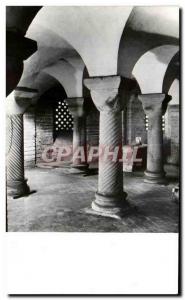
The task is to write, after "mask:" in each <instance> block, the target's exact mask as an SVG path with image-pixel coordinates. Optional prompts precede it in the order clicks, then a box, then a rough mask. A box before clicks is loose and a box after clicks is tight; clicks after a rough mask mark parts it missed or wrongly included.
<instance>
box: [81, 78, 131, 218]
mask: <svg viewBox="0 0 185 300" xmlns="http://www.w3.org/2000/svg"><path fill="white" fill-rule="evenodd" d="M120 82H121V78H120V77H119V76H110V77H99V78H97V77H96V78H89V79H85V81H84V83H85V85H86V86H87V87H88V88H89V89H90V91H91V96H92V99H93V101H94V103H95V105H96V107H97V108H98V110H99V111H100V126H99V130H100V136H99V147H100V149H101V148H103V150H105V149H106V148H108V149H111V150H110V151H111V152H112V151H114V150H115V148H116V147H119V148H118V149H119V152H120V150H121V151H122V114H121V111H122V109H123V103H122V102H123V100H122V99H121V97H120V95H119V92H118V88H119V85H120ZM119 158H120V156H118V157H117V159H115V160H114V159H112V157H110V158H106V159H104V158H102V157H99V177H98V191H97V192H96V194H95V200H94V201H93V202H92V208H93V209H94V210H95V211H97V212H99V213H100V214H102V213H103V214H106V215H112V214H119V213H121V212H123V211H124V209H126V206H127V205H126V203H127V202H126V200H125V199H126V193H125V192H124V191H123V162H122V161H120V160H119Z"/></svg>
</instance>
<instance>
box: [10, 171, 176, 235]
mask: <svg viewBox="0 0 185 300" xmlns="http://www.w3.org/2000/svg"><path fill="white" fill-rule="evenodd" d="M96 173H97V172H96V171H95V170H91V172H90V174H89V175H88V176H84V175H82V174H79V173H76V174H73V173H71V170H70V168H34V169H27V170H26V177H27V178H28V182H29V185H30V187H31V190H32V192H33V193H31V194H30V195H29V196H27V197H23V198H19V199H12V198H9V199H8V200H7V221H8V231H21V232H27V231H45V232H47V231H58V232H178V218H179V217H178V204H177V203H175V202H174V201H173V200H172V199H171V190H172V187H173V186H174V185H176V183H177V181H178V179H177V170H175V169H174V168H169V167H168V168H167V177H168V179H169V185H167V186H160V185H153V184H147V183H144V182H143V178H142V177H143V173H142V172H134V173H124V186H125V191H127V193H128V200H129V201H130V203H131V204H133V205H134V206H136V210H135V211H134V212H132V213H130V214H128V215H127V216H125V217H124V218H123V219H122V220H117V219H113V218H109V217H100V216H96V215H90V214H87V213H85V210H84V208H88V207H89V208H90V205H91V201H92V200H93V198H94V193H95V191H96V189H97V179H98V178H97V174H96Z"/></svg>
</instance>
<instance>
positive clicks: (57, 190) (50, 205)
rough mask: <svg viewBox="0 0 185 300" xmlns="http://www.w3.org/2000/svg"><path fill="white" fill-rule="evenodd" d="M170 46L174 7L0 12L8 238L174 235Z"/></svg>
mask: <svg viewBox="0 0 185 300" xmlns="http://www.w3.org/2000/svg"><path fill="white" fill-rule="evenodd" d="M179 48H180V47H179V8H177V7H168V6H166V7H165V6H162V7H157V6H150V7H147V6H141V7H140V6H134V7H132V6H112V7H110V6H105V7H102V6H97V7H96V6H90V7H88V6H74V7H73V6H45V7H41V6H7V7H6V56H7V59H6V92H7V98H6V125H7V126H6V127H7V132H6V137H7V138H6V145H7V150H6V187H7V197H6V201H7V212H6V216H7V231H13V232H16V231H21V232H24V231H46V232H47V231H55V232H56V231H58V232H178V228H179V176H180V171H179V166H180V130H179V125H180V121H179V120H180V99H179V98H180V93H179V77H180V71H179V70H180V54H179V51H180V49H179ZM101 147H108V148H109V152H108V154H107V158H108V159H106V160H103V159H102V156H101V155H100V149H101ZM115 149H118V152H119V155H118V156H119V159H115V160H114V159H109V158H110V156H114V155H113V154H114V153H113V151H114V150H115ZM103 151H104V150H103ZM120 155H121V156H120ZM120 157H121V158H122V159H120ZM91 158H92V159H91Z"/></svg>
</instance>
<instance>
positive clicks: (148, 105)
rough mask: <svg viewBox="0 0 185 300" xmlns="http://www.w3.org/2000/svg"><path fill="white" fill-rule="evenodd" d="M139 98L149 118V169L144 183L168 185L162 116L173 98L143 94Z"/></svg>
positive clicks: (163, 95) (164, 95)
mask: <svg viewBox="0 0 185 300" xmlns="http://www.w3.org/2000/svg"><path fill="white" fill-rule="evenodd" d="M138 97H139V100H140V101H141V102H142V105H143V109H144V111H145V114H146V115H147V116H148V133H147V144H148V148H147V169H146V171H145V179H144V181H145V182H147V183H159V184H160V183H161V184H163V183H166V178H165V172H164V169H163V131H162V116H163V115H164V114H165V111H166V108H167V104H168V102H169V101H170V100H171V97H170V96H168V95H166V94H142V95H139V96H138Z"/></svg>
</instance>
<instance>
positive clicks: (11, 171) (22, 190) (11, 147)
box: [6, 87, 37, 198]
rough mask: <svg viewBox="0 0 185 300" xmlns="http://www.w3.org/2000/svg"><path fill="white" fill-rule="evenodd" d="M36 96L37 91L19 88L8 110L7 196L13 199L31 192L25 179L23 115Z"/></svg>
mask: <svg viewBox="0 0 185 300" xmlns="http://www.w3.org/2000/svg"><path fill="white" fill-rule="evenodd" d="M35 94H37V91H36V90H33V89H28V88H22V87H21V88H17V89H16V90H15V93H14V99H11V100H12V101H10V103H9V106H8V109H7V156H6V159H7V164H6V165H7V168H6V174H7V194H8V195H9V196H12V197H13V198H16V197H21V196H23V195H25V194H28V193H29V191H30V189H29V186H28V185H27V180H26V179H25V177H24V124H23V114H24V112H25V110H26V108H27V107H28V106H29V105H30V104H31V103H30V99H33V97H34V96H35Z"/></svg>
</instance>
